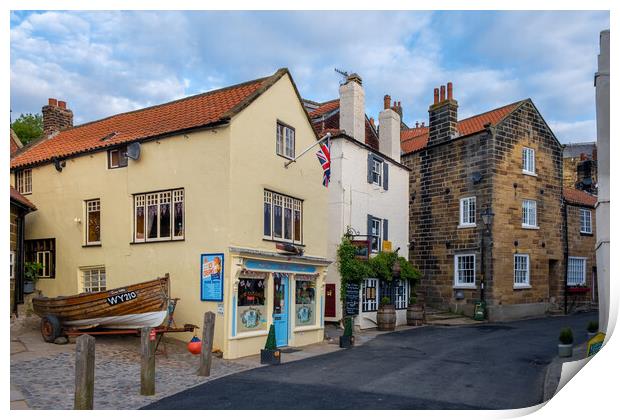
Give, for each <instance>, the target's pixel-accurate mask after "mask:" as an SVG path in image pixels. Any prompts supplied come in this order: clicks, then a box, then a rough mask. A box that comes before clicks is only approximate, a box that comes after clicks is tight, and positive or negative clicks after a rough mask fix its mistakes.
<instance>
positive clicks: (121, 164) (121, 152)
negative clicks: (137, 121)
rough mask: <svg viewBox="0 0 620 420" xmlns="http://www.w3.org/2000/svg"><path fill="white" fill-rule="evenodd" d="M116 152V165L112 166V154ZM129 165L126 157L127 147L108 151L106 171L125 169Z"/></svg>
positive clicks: (122, 146)
mask: <svg viewBox="0 0 620 420" xmlns="http://www.w3.org/2000/svg"><path fill="white" fill-rule="evenodd" d="M115 152H118V165H113V164H112V153H115ZM128 164H129V158H128V157H127V145H120V146H118V147H115V148H114V149H109V150H108V169H118V168H126V167H127V165H128Z"/></svg>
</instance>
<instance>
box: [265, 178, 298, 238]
mask: <svg viewBox="0 0 620 420" xmlns="http://www.w3.org/2000/svg"><path fill="white" fill-rule="evenodd" d="M265 205H267V206H269V208H270V216H271V228H270V231H271V234H270V235H266V234H265V224H264V214H265V213H264V211H265ZM276 205H277V206H279V207H281V208H282V214H281V215H280V218H281V219H280V222H281V224H280V226H281V227H282V232H281V236H275V232H274V229H275V218H276V215H275V208H274V207H275V206H276ZM287 210H290V211H291V223H290V229H291V237H290V238H288V239H287V238H285V231H286V227H285V224H284V220H285V214H286V211H287ZM295 213H299V223H300V226H299V238H297V237H296V236H295ZM261 215H262V218H263V229H262V230H263V239H266V240H270V241H278V242H288V243H291V244H296V245H303V239H304V211H303V200H300V199H299V198H295V197H291V196H288V195H284V194H278V193H276V192H273V191H269V190H264V191H263V211H262V212H261Z"/></svg>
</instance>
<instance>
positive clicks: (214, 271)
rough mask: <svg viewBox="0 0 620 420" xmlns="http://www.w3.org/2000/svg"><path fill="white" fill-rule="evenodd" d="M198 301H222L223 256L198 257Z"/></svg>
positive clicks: (207, 255)
mask: <svg viewBox="0 0 620 420" xmlns="http://www.w3.org/2000/svg"><path fill="white" fill-rule="evenodd" d="M200 300H205V301H215V302H222V301H223V300H224V254H202V255H201V256H200Z"/></svg>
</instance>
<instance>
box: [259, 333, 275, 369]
mask: <svg viewBox="0 0 620 420" xmlns="http://www.w3.org/2000/svg"><path fill="white" fill-rule="evenodd" d="M260 363H261V364H262V365H279V364H280V350H278V348H277V347H276V329H275V327H274V326H273V324H271V326H270V327H269V334H268V335H267V343H265V348H264V349H261V351H260Z"/></svg>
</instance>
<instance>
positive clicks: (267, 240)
mask: <svg viewBox="0 0 620 420" xmlns="http://www.w3.org/2000/svg"><path fill="white" fill-rule="evenodd" d="M263 241H265V242H273V243H276V244H287V245H295V246H301V247H305V246H306V245H304V244H298V243H296V242H289V241H280V240H278V239H268V238H265V237H263Z"/></svg>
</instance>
